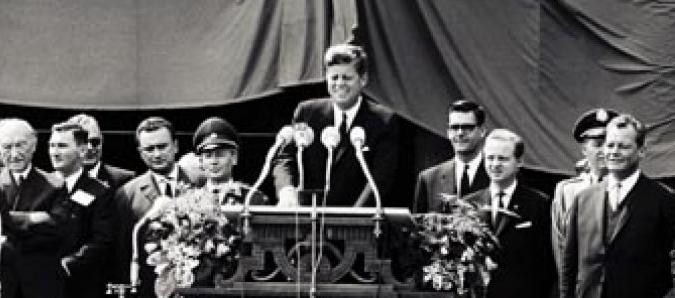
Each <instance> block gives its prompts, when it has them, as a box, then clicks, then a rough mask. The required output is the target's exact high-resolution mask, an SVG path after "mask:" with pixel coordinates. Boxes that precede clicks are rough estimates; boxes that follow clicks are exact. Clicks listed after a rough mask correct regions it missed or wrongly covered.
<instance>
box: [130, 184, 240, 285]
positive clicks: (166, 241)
mask: <svg viewBox="0 0 675 298" xmlns="http://www.w3.org/2000/svg"><path fill="white" fill-rule="evenodd" d="M217 201H218V199H217V196H216V195H215V194H213V193H212V192H208V191H206V190H204V189H188V190H186V191H184V192H183V193H182V194H181V195H180V196H178V197H176V198H174V199H171V200H169V201H168V203H167V204H166V206H164V208H163V209H162V211H161V212H160V213H158V216H156V217H154V218H151V219H150V221H149V223H148V228H147V230H146V232H145V245H144V247H143V248H144V249H145V251H146V252H147V253H148V258H147V263H148V265H150V266H153V267H154V271H155V273H156V274H157V276H158V277H157V280H156V281H155V292H156V294H157V296H158V297H170V296H171V295H172V293H173V292H174V290H175V289H176V288H177V287H179V288H184V287H190V286H192V285H193V284H195V283H199V282H203V281H209V280H210V281H212V280H213V276H214V275H215V274H216V273H225V274H227V273H230V274H231V273H232V272H234V270H235V269H236V265H237V259H238V253H239V242H240V240H241V235H240V232H239V231H238V229H237V227H236V225H235V224H234V223H232V222H231V221H230V220H228V219H227V217H226V216H225V214H224V213H222V212H221V211H220V210H221V209H220V206H219V204H218V202H217Z"/></svg>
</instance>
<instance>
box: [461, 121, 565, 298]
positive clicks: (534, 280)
mask: <svg viewBox="0 0 675 298" xmlns="http://www.w3.org/2000/svg"><path fill="white" fill-rule="evenodd" d="M524 152H525V145H524V143H523V140H522V139H521V138H520V136H518V135H517V134H515V133H513V132H511V131H509V130H506V129H495V130H493V131H492V132H490V134H488V136H487V137H486V138H485V146H484V148H483V156H484V158H485V168H486V170H487V173H488V176H490V185H489V187H488V188H485V189H483V190H480V191H477V192H475V193H473V194H471V195H469V196H467V197H466V198H465V199H466V201H468V202H472V203H474V204H476V205H478V206H480V207H481V209H482V210H483V211H485V212H482V213H481V214H482V215H483V219H484V220H485V221H486V222H487V223H488V224H489V225H490V226H491V228H492V231H493V232H494V233H495V235H496V236H497V238H498V239H499V244H500V248H499V250H498V251H497V254H496V256H495V257H494V260H495V262H496V263H497V269H496V270H494V271H492V274H491V276H490V283H489V284H488V288H487V297H488V298H542V297H548V296H549V295H550V294H551V291H552V289H553V282H554V280H555V264H554V262H553V255H552V252H551V238H550V237H551V236H550V229H551V216H550V214H551V213H550V212H551V209H550V206H551V202H550V199H549V198H548V197H547V196H546V195H545V194H543V193H541V192H539V191H537V190H534V189H532V188H529V187H527V186H525V185H523V184H522V183H520V182H519V181H518V179H517V178H516V176H517V173H518V170H519V167H520V166H521V165H522V156H523V153H524Z"/></svg>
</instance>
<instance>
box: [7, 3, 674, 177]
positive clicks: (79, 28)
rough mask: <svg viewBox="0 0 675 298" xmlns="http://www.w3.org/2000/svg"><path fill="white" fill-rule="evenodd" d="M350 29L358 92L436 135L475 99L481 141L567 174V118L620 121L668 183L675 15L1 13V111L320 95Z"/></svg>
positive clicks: (70, 7) (578, 8)
mask: <svg viewBox="0 0 675 298" xmlns="http://www.w3.org/2000/svg"><path fill="white" fill-rule="evenodd" d="M357 16H358V17H357ZM354 23H358V24H359V27H360V28H361V30H362V32H363V36H364V39H363V40H364V42H365V45H366V48H367V50H368V52H369V55H370V57H371V59H372V62H373V63H372V67H371V76H370V85H369V86H368V87H367V92H368V93H369V94H371V95H372V96H373V97H375V98H378V99H379V100H380V101H382V102H383V103H385V104H387V105H389V106H391V107H392V108H393V109H394V110H396V111H397V112H398V113H399V114H401V115H402V116H404V117H406V118H407V119H410V120H412V121H413V122H415V123H417V124H419V125H421V126H423V127H425V128H427V129H429V130H431V131H433V132H435V133H436V134H439V135H443V134H444V130H445V125H446V124H445V123H446V111H445V110H446V108H447V106H448V105H449V103H450V102H452V101H453V100H454V99H457V98H459V97H462V96H465V97H469V98H473V99H475V100H477V101H479V102H481V103H482V104H484V105H485V106H486V107H487V108H488V115H489V121H488V125H489V126H490V127H507V128H511V129H513V130H514V131H516V132H518V133H520V134H522V135H524V136H525V139H526V142H527V152H526V163H527V164H528V165H529V166H530V167H533V168H543V169H547V170H565V171H568V172H570V171H571V170H572V165H573V163H574V161H575V160H577V159H578V158H580V154H579V153H578V148H577V147H576V145H575V144H574V141H573V140H572V137H571V130H572V126H573V123H574V120H575V119H576V118H577V117H578V116H579V115H580V114H581V113H582V112H584V111H585V110H588V109H590V108H594V107H608V108H615V109H617V110H620V111H625V112H629V113H633V114H635V115H637V116H638V117H639V118H641V119H642V120H644V121H645V122H646V123H648V124H651V125H652V130H651V131H650V133H649V135H648V147H647V148H648V149H647V152H646V154H645V156H646V161H645V163H644V165H645V167H644V168H645V170H646V172H647V173H648V174H651V175H656V176H673V175H675V146H674V145H675V125H674V124H672V123H671V122H669V120H670V119H673V118H675V3H674V2H672V1H620V0H593V1H587V0H502V1H494V0H459V1H454V0H453V1H448V0H368V1H355V0H336V1H331V0H304V1H302V0H283V1H267V0H115V1H110V0H72V1H44V0H24V1H2V0H0V103H4V104H16V105H24V106H39V107H59V108H73V109H76V108H77V109H81V108H96V109H104V110H121V109H133V110H136V109H155V108H183V107H200V106H210V105H224V104H227V103H232V102H240V101H243V100H247V99H252V98H259V97H261V96H265V95H269V94H273V93H275V92H278V91H280V90H283V89H284V88H285V87H287V86H298V85H304V84H306V83H313V82H319V81H320V80H321V79H322V67H321V58H322V54H323V51H324V50H325V48H326V47H327V46H328V45H330V44H333V43H336V42H340V41H343V40H345V39H346V38H347V36H348V35H349V29H350V28H351V26H352V24H354ZM287 118H289V119H290V117H287ZM128 129H133V127H129V128H128ZM276 129H278V127H272V128H270V130H271V131H274V130H276Z"/></svg>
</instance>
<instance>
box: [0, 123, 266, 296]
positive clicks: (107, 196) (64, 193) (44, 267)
mask: <svg viewBox="0 0 675 298" xmlns="http://www.w3.org/2000/svg"><path fill="white" fill-rule="evenodd" d="M135 136H136V141H137V144H138V152H139V154H140V155H141V158H142V160H143V161H144V163H145V164H146V166H147V168H148V171H146V172H145V173H143V174H141V175H138V176H136V174H135V173H134V172H132V171H128V170H124V169H121V168H117V167H114V166H112V165H108V164H105V163H104V162H103V161H101V156H102V146H103V135H102V134H101V129H100V127H99V126H98V123H97V122H96V120H95V119H94V118H93V117H91V116H88V115H84V114H80V115H77V116H74V117H72V118H70V119H68V120H66V121H64V122H62V123H58V124H55V125H54V126H53V127H52V129H51V132H50V137H49V141H48V147H49V148H48V151H49V157H50V160H51V163H52V167H53V169H54V171H53V172H48V171H45V170H42V169H38V168H37V167H35V166H34V165H33V164H32V159H33V155H34V153H35V151H36V149H37V148H36V147H37V146H36V145H37V134H36V131H35V130H34V128H33V127H32V126H31V125H30V123H28V122H27V121H25V120H22V119H18V118H8V119H3V120H0V150H1V151H0V156H1V158H2V161H3V165H4V168H3V169H2V171H1V172H0V212H1V213H0V216H1V218H2V236H3V240H2V248H1V250H2V251H1V259H0V282H1V286H2V288H1V293H0V295H1V296H2V297H14V298H17V297H36V298H37V297H83V298H84V297H86V298H91V297H104V295H105V293H106V284H107V283H115V284H129V283H130V269H129V264H130V260H131V255H132V253H131V252H132V250H133V248H132V247H131V243H132V241H131V237H132V234H131V230H132V229H133V226H134V225H135V224H136V222H137V221H138V220H139V218H140V217H142V216H143V215H144V214H145V212H147V211H148V209H150V208H151V206H152V205H153V202H154V201H155V200H156V199H157V197H159V196H168V197H175V196H177V195H180V193H179V192H180V190H181V188H180V185H181V184H185V185H187V186H189V187H203V188H205V189H207V190H209V191H211V192H213V193H214V194H216V197H217V198H218V199H219V202H220V203H221V204H237V203H241V200H242V199H243V198H244V197H245V196H246V195H247V193H248V192H249V191H250V188H249V187H248V186H247V185H246V184H243V183H239V182H236V181H234V179H233V177H232V169H233V167H234V166H235V165H236V164H237V156H238V148H239V138H238V135H237V132H236V130H235V128H234V127H233V126H232V125H231V124H229V123H228V122H227V121H226V120H224V119H222V118H217V117H212V118H209V119H206V120H205V121H204V122H203V123H202V124H201V125H200V126H199V127H198V128H197V130H196V132H195V135H194V138H193V144H194V149H195V153H196V154H197V157H198V162H199V163H200V166H199V169H200V170H199V171H187V170H184V169H183V168H181V167H179V166H178V164H177V162H176V154H177V153H178V143H177V140H176V135H175V131H174V129H173V126H172V124H171V123H170V122H169V121H167V120H166V119H163V118H161V117H150V118H148V119H145V120H144V121H142V122H141V123H140V124H139V125H138V128H137V130H136V134H135ZM220 190H228V191H229V192H230V193H225V192H224V191H223V192H221V193H219V191H220ZM233 190H234V193H236V194H237V195H232V192H233ZM252 198H253V199H252V203H253V204H267V203H269V201H268V199H267V197H266V196H264V195H263V194H262V193H260V192H256V193H254V194H253V195H252ZM138 251H139V252H140V253H141V255H142V256H144V255H143V253H144V250H142V249H139V250H138ZM139 274H140V276H141V281H142V282H141V284H140V285H139V288H138V296H139V297H154V291H153V280H154V278H155V274H154V272H152V270H150V269H149V267H148V266H144V265H142V266H140V272H139Z"/></svg>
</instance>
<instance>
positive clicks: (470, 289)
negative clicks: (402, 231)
mask: <svg viewBox="0 0 675 298" xmlns="http://www.w3.org/2000/svg"><path fill="white" fill-rule="evenodd" d="M442 196H443V197H444V198H445V200H446V202H447V203H448V213H428V214H420V215H418V216H416V218H415V221H416V224H417V229H418V230H417V236H418V237H419V238H420V239H421V241H420V247H421V248H422V250H423V251H424V252H425V254H426V255H427V258H426V260H427V262H426V264H425V265H424V266H423V268H422V280H421V281H422V285H423V287H425V288H427V289H433V290H436V291H447V292H452V293H455V294H456V295H457V296H459V297H475V296H481V295H484V293H485V289H486V287H487V284H488V282H489V279H490V271H491V270H493V269H495V268H496V264H495V263H494V262H493V261H492V259H491V258H490V255H491V254H493V253H494V252H495V251H496V249H497V248H498V246H499V244H498V240H497V238H496V237H495V236H494V234H493V233H492V231H491V230H490V228H489V226H488V225H487V223H485V222H484V221H483V220H482V219H481V215H480V212H481V211H480V209H479V208H478V207H477V206H475V205H473V204H471V203H468V202H466V201H463V200H460V199H457V198H456V197H455V196H451V195H446V194H442Z"/></svg>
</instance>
